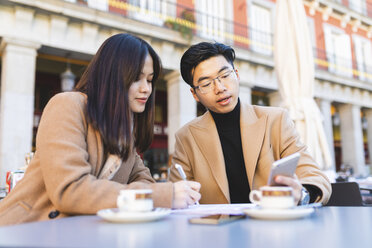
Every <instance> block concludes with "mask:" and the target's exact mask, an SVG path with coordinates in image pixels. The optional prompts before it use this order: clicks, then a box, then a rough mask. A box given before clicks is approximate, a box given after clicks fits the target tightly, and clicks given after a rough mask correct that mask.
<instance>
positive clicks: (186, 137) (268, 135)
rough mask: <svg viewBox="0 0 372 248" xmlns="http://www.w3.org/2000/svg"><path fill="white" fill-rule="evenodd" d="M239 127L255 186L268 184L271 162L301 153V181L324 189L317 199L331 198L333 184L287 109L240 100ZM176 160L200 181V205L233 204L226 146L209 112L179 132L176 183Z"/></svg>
mask: <svg viewBox="0 0 372 248" xmlns="http://www.w3.org/2000/svg"><path fill="white" fill-rule="evenodd" d="M240 129H241V139H242V149H243V156H244V162H245V167H246V172H247V177H248V182H249V186H250V188H251V189H258V188H259V187H261V186H264V185H266V183H267V180H268V177H269V173H270V169H271V164H272V163H273V162H274V161H275V160H278V159H280V158H283V157H286V156H288V155H290V154H293V153H295V152H300V154H301V157H300V160H299V163H298V166H297V169H296V174H297V176H298V178H299V180H300V182H301V183H302V184H310V185H314V186H316V187H318V188H319V189H320V190H321V191H322V193H323V195H322V197H321V199H317V201H320V202H323V203H326V202H327V201H328V199H329V197H330V194H331V185H330V182H329V180H328V179H327V177H326V176H325V175H324V174H323V173H322V172H321V171H320V170H319V169H318V167H317V165H316V164H315V162H314V161H313V159H312V158H311V157H310V155H309V154H308V153H307V152H306V147H305V146H304V145H303V144H302V143H301V142H300V140H299V136H298V134H297V132H296V129H295V127H294V123H293V122H292V121H291V119H290V118H289V116H288V113H287V112H286V111H285V110H283V109H281V108H275V107H260V106H252V105H248V104H244V103H241V109H240ZM175 163H177V164H180V165H182V167H183V169H184V171H185V174H186V176H187V179H188V180H195V181H198V182H200V183H201V189H200V193H201V200H200V203H205V204H217V203H221V204H224V203H230V195H229V186H228V181H227V176H226V170H225V161H224V157H223V152H222V147H221V143H220V139H219V136H218V132H217V128H216V124H215V122H214V120H213V117H212V115H211V114H210V112H206V113H205V114H204V115H203V116H200V117H198V118H196V119H194V120H193V121H191V122H190V123H188V124H186V125H185V126H184V127H182V128H181V129H180V130H179V131H178V132H177V133H176V144H175V152H174V154H173V159H172V166H171V175H170V179H171V180H172V181H178V180H180V179H181V178H180V176H179V174H178V172H177V169H175V167H174V164H175Z"/></svg>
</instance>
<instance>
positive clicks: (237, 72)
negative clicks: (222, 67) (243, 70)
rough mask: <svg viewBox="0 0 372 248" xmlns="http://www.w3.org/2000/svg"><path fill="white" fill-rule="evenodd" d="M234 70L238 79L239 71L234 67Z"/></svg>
mask: <svg viewBox="0 0 372 248" xmlns="http://www.w3.org/2000/svg"><path fill="white" fill-rule="evenodd" d="M234 70H235V74H236V78H237V79H238V80H239V81H240V76H239V71H238V69H234Z"/></svg>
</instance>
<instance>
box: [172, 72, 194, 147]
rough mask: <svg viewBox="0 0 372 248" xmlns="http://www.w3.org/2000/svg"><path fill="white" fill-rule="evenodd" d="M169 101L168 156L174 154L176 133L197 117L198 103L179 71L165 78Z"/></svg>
mask: <svg viewBox="0 0 372 248" xmlns="http://www.w3.org/2000/svg"><path fill="white" fill-rule="evenodd" d="M165 80H166V81H167V99H168V154H172V153H173V152H174V144H175V136H174V135H175V133H176V132H177V130H178V129H180V127H182V126H183V125H185V124H186V123H187V122H189V121H191V120H192V119H194V118H195V117H196V101H195V99H194V98H193V96H192V94H191V92H190V87H189V86H188V84H186V83H185V82H184V81H183V79H182V77H181V75H180V73H179V72H178V71H172V72H171V73H169V74H168V75H166V76H165Z"/></svg>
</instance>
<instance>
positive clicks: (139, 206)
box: [117, 189, 153, 212]
mask: <svg viewBox="0 0 372 248" xmlns="http://www.w3.org/2000/svg"><path fill="white" fill-rule="evenodd" d="M117 206H118V208H119V210H120V211H128V212H147V211H151V210H152V209H153V200H152V189H125V190H121V191H120V194H119V196H118V198H117Z"/></svg>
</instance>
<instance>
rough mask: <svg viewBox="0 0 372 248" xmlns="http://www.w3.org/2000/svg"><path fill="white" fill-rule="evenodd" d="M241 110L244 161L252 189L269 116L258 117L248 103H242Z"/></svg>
mask: <svg viewBox="0 0 372 248" xmlns="http://www.w3.org/2000/svg"><path fill="white" fill-rule="evenodd" d="M240 111H241V112H240V130H241V139H242V149H243V156H244V163H245V168H246V172H247V176H248V182H249V186H250V188H251V189H252V185H253V178H254V173H255V170H256V165H257V159H258V156H259V154H260V151H261V147H262V142H263V138H264V135H265V127H266V121H267V116H263V117H260V118H258V117H257V115H256V113H255V112H254V109H253V107H252V106H251V105H247V104H242V105H241V109H240Z"/></svg>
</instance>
